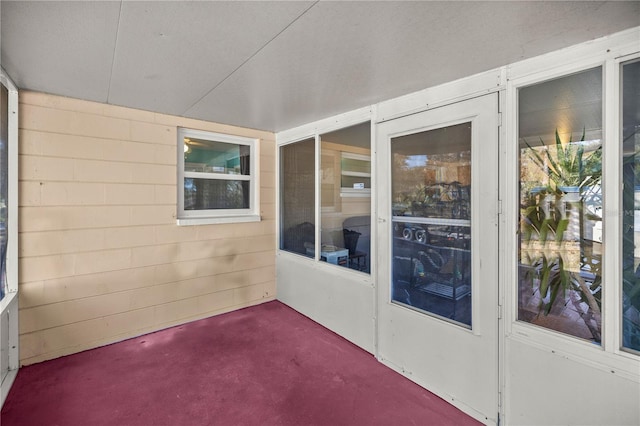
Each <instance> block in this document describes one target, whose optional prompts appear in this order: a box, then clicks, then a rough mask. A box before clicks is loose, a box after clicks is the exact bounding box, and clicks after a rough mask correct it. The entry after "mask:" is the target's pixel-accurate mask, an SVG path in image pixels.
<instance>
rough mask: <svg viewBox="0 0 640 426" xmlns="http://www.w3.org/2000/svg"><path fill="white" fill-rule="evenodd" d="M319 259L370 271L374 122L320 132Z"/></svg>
mask: <svg viewBox="0 0 640 426" xmlns="http://www.w3.org/2000/svg"><path fill="white" fill-rule="evenodd" d="M320 139H321V152H322V155H321V157H320V163H321V164H320V170H321V175H320V181H321V192H320V200H321V204H322V210H321V211H322V216H321V224H322V225H321V229H320V237H321V241H322V244H321V247H320V260H321V261H324V262H328V263H333V264H335V265H339V266H343V267H348V268H351V269H354V270H357V271H362V272H366V273H369V272H370V270H371V265H370V263H371V261H370V252H371V250H370V246H371V243H370V240H371V148H370V146H371V124H370V123H369V122H365V123H362V124H358V125H356V126H352V127H348V128H344V129H340V130H336V131H333V132H330V133H326V134H323V135H322V136H321V138H320Z"/></svg>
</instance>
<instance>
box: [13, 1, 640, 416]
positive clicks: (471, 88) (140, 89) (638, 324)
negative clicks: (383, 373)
mask: <svg viewBox="0 0 640 426" xmlns="http://www.w3.org/2000/svg"><path fill="white" fill-rule="evenodd" d="M0 13H1V18H2V27H1V28H2V86H3V92H2V105H3V107H2V120H3V121H2V124H3V127H2V156H3V157H2V160H1V161H0V171H1V172H2V173H3V175H2V179H1V180H0V181H1V182H2V187H1V188H0V196H1V198H2V201H1V202H0V218H1V219H2V224H3V225H4V226H3V228H1V229H0V231H1V232H2V233H1V234H0V236H1V237H2V261H3V263H2V271H3V272H2V401H3V403H4V401H5V398H7V395H8V394H9V389H10V387H11V383H12V382H13V381H14V379H15V377H16V374H17V373H18V369H19V367H20V366H26V365H30V364H35V363H40V362H46V361H47V360H51V359H54V358H58V357H62V356H66V355H70V354H75V353H78V352H81V351H84V350H87V349H92V348H97V347H101V346H104V345H107V344H111V343H114V342H119V341H123V340H126V339H129V338H132V337H136V336H141V335H143V334H145V333H149V332H153V331H157V330H161V329H166V328H169V327H172V326H176V325H180V324H185V323H188V322H190V321H194V320H197V319H202V318H207V317H211V316H214V315H217V314H221V313H226V312H230V311H234V310H238V309H241V308H245V307H248V306H253V305H257V304H261V303H264V302H268V301H273V300H278V301H280V302H282V303H284V304H286V305H288V306H289V307H291V308H293V309H294V310H296V311H298V312H300V313H302V314H303V315H305V316H307V317H309V318H310V319H312V320H314V321H316V322H317V323H319V324H321V325H322V326H324V327H326V328H328V329H329V330H331V331H333V332H335V333H337V334H338V335H340V336H342V337H344V338H345V339H347V340H348V341H350V342H352V343H354V344H355V345H357V346H358V347H360V348H362V349H364V350H365V351H367V352H368V353H370V354H371V355H372V356H373V357H375V358H376V359H377V360H378V361H380V363H382V364H383V365H385V366H386V367H389V368H391V369H392V370H395V371H396V372H397V373H398V374H401V375H403V376H405V377H407V378H408V379H410V380H412V381H414V382H416V383H417V384H419V385H420V386H422V387H424V388H425V389H427V390H429V391H430V392H432V393H434V394H435V395H437V396H439V397H440V398H442V399H444V400H446V401H448V402H449V403H451V404H452V405H454V406H455V407H457V408H458V409H460V410H462V411H463V412H464V413H466V414H468V415H469V416H471V417H473V418H474V419H476V420H478V421H480V422H482V423H486V424H500V423H506V424H569V423H571V424H638V423H639V422H640V408H639V407H638V403H637V402H638V401H639V400H640V281H639V280H638V276H639V275H640V266H639V263H640V213H638V212H639V211H640V198H638V197H639V195H637V193H638V192H640V189H639V188H640V175H639V174H638V170H639V166H638V165H639V164H640V160H638V159H637V157H636V155H637V153H638V147H639V146H640V133H639V131H640V81H639V78H640V42H639V40H640V27H638V17H639V16H640V3H638V2H598V3H595V2H517V3H515V2H514V3H511V2H353V3H352V2H323V1H320V2H264V3H243V2H239V3H235V2H212V3H208V2H204V3H198V2H196V3H182V2H176V3H162V2H161V3H151V2H150V3H147V2H88V3H66V2H43V3H40V2H11V1H8V2H4V1H3V2H2V6H1V8H0ZM185 22H189V25H188V26H184V23H185ZM541 407H544V408H541Z"/></svg>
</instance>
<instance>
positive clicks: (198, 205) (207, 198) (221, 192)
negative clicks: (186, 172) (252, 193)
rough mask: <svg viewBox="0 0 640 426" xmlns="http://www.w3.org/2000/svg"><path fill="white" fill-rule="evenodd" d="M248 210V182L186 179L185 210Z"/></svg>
mask: <svg viewBox="0 0 640 426" xmlns="http://www.w3.org/2000/svg"><path fill="white" fill-rule="evenodd" d="M248 208H249V181H248V180H218V179H196V178H185V179H184V209H185V210H220V209H248Z"/></svg>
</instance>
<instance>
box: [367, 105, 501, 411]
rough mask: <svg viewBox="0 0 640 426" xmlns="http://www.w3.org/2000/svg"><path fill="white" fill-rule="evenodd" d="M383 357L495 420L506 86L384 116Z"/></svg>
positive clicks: (380, 157)
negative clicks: (501, 112) (502, 94)
mask: <svg viewBox="0 0 640 426" xmlns="http://www.w3.org/2000/svg"><path fill="white" fill-rule="evenodd" d="M377 151H378V171H379V172H380V175H379V176H380V182H379V188H380V190H379V210H378V211H379V212H380V215H379V219H378V236H379V243H380V255H379V262H378V263H379V267H378V274H379V275H378V283H379V286H378V291H379V294H378V357H379V359H380V360H381V361H382V362H383V363H385V364H387V365H389V366H390V367H392V368H394V369H396V370H397V371H400V372H402V373H403V374H404V375H405V376H407V377H408V378H410V379H411V380H413V381H415V382H417V383H419V384H420V385H422V386H423V387H425V388H427V389H429V390H430V391H432V392H434V393H435V394H437V395H439V396H441V397H442V398H444V399H446V400H448V401H450V402H452V403H453V404H454V405H456V406H458V407H459V408H461V409H463V410H464V411H466V412H467V413H469V414H470V415H472V416H474V417H476V418H478V419H479V420H481V421H483V422H487V423H496V422H497V418H498V411H499V406H498V404H499V402H498V401H499V396H498V392H499V385H498V383H499V380H498V316H499V314H498V312H499V311H498V308H499V305H498V95H497V94H490V95H485V96H482V97H479V98H475V99H471V100H467V101H463V102H459V103H456V104H451V105H448V106H444V107H440V108H436V109H433V110H429V111H426V112H422V113H418V114H414V115H410V116H406V117H402V118H398V119H395V120H391V121H388V122H385V123H382V124H380V125H379V127H378V136H377Z"/></svg>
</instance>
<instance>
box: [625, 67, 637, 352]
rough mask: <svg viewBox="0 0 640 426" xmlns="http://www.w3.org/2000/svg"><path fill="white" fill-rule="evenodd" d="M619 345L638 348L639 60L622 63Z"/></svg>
mask: <svg viewBox="0 0 640 426" xmlns="http://www.w3.org/2000/svg"><path fill="white" fill-rule="evenodd" d="M622 151H623V166H622V176H623V178H622V180H623V183H624V185H623V193H622V205H623V212H624V214H623V215H622V248H623V249H622V253H623V258H622V279H623V282H622V346H623V347H624V348H628V349H633V350H636V351H640V279H639V278H640V159H639V158H638V152H640V61H635V62H631V63H626V64H623V66H622Z"/></svg>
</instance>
